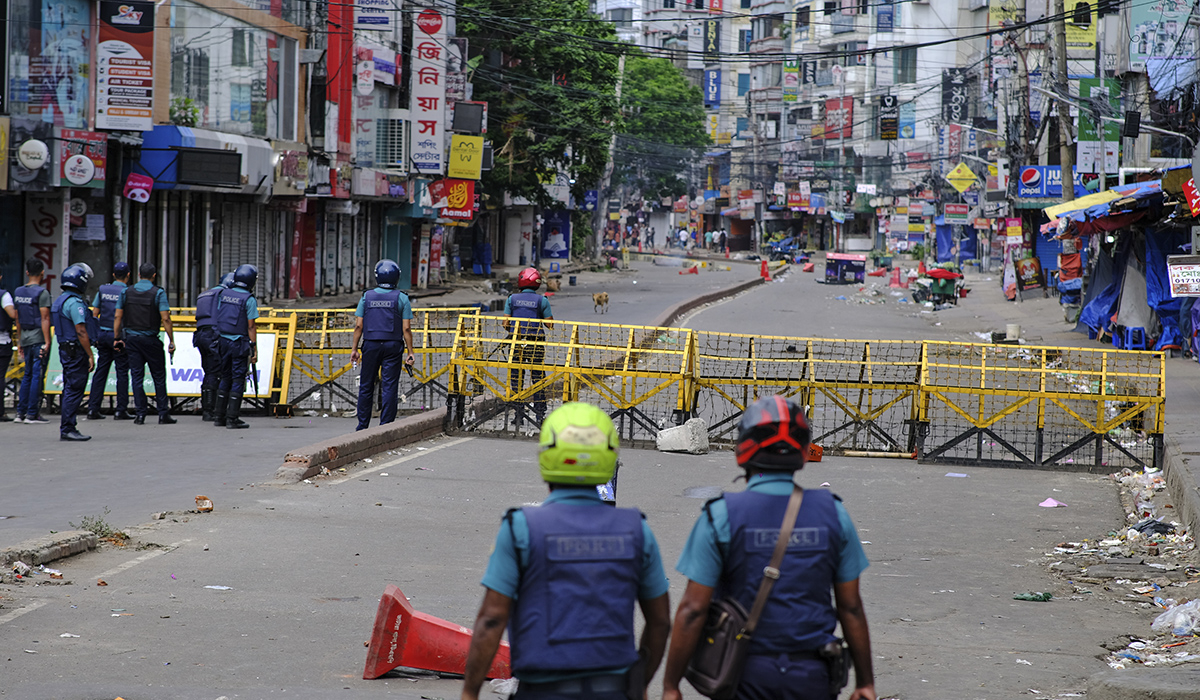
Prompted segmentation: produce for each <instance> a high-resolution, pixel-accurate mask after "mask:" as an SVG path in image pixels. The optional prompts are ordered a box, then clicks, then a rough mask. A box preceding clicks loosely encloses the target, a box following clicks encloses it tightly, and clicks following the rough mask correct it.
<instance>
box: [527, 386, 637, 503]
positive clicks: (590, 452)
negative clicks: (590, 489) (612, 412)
mask: <svg viewBox="0 0 1200 700" xmlns="http://www.w3.org/2000/svg"><path fill="white" fill-rule="evenodd" d="M538 443H539V444H540V445H541V446H542V449H541V453H540V454H539V455H538V465H539V466H540V467H541V468H542V478H543V479H545V480H546V481H547V482H549V483H552V484H574V485H577V486H595V485H597V484H603V483H606V482H607V481H608V480H609V479H612V477H613V471H614V470H615V469H616V467H617V449H618V448H619V447H620V438H618V436H617V431H616V428H614V427H613V424H612V419H610V418H609V417H608V414H606V413H605V412H604V411H601V410H600V409H599V408H596V407H595V406H593V405H591V404H586V403H578V402H575V403H567V404H563V405H562V406H560V407H558V408H556V409H555V410H554V411H552V412H551V413H550V415H549V416H547V417H546V420H545V421H544V422H543V423H542V435H541V437H540V438H539V439H538Z"/></svg>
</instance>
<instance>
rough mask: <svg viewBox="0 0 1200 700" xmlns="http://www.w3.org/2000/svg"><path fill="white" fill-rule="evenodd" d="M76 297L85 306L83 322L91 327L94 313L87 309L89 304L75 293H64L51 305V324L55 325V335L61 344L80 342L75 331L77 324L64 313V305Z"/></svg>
mask: <svg viewBox="0 0 1200 700" xmlns="http://www.w3.org/2000/svg"><path fill="white" fill-rule="evenodd" d="M71 297H75V298H76V299H78V300H79V303H81V304H83V322H84V324H85V326H86V325H90V322H91V320H92V312H91V310H89V309H88V308H87V303H86V302H84V301H83V297H81V296H79V295H78V294H76V293H75V292H63V293H62V294H60V295H59V296H58V298H57V299H55V300H54V303H53V304H51V305H50V323H52V324H54V335H55V337H57V338H58V342H60V343H74V342H78V341H79V334H78V333H77V332H76V331H75V324H74V323H73V322H72V321H71V319H70V318H68V317H67V316H66V314H64V313H63V312H62V309H63V305H64V304H66V303H67V300H68V299H70V298H71Z"/></svg>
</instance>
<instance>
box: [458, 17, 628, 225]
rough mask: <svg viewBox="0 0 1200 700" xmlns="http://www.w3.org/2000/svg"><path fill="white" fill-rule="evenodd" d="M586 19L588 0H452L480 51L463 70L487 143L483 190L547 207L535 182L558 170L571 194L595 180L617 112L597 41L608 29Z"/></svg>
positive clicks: (612, 65) (613, 60)
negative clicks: (480, 109) (484, 110)
mask: <svg viewBox="0 0 1200 700" xmlns="http://www.w3.org/2000/svg"><path fill="white" fill-rule="evenodd" d="M594 19H595V15H593V14H591V13H590V12H589V10H588V3H587V0H462V1H461V2H460V4H459V10H458V32H459V34H460V35H462V36H466V37H467V38H468V39H469V41H470V52H471V55H472V57H474V58H475V59H478V60H473V62H472V65H476V66H477V67H476V68H475V70H474V72H473V73H472V75H471V78H470V79H471V81H472V82H473V84H474V99H476V100H485V101H487V103H488V137H489V138H490V140H491V141H492V144H493V148H494V149H495V151H494V153H495V160H494V167H493V169H492V170H491V171H490V172H486V173H484V175H483V180H482V181H481V183H480V184H481V187H482V189H483V192H484V193H485V194H486V195H487V196H489V197H493V198H496V197H502V196H503V194H504V193H505V192H508V193H510V194H512V195H513V196H514V197H525V198H527V199H529V200H530V201H532V202H535V203H536V204H538V205H541V206H551V205H552V204H553V201H552V200H551V199H550V197H549V195H548V194H547V192H546V190H545V188H544V186H543V185H544V183H547V182H553V181H554V178H555V177H556V176H557V175H558V174H559V173H560V172H564V173H566V174H567V175H568V177H569V178H570V179H571V181H572V184H571V190H572V194H573V195H574V196H575V197H576V199H581V198H582V196H583V192H584V191H585V190H587V189H591V188H593V187H594V186H595V184H596V183H597V182H598V181H599V180H600V178H601V176H602V175H603V172H604V167H605V165H606V163H607V162H608V146H609V140H610V138H611V134H612V130H613V129H619V128H620V126H621V115H620V112H619V110H618V104H617V100H616V94H615V89H616V81H617V61H618V59H617V56H616V55H614V54H613V53H606V52H602V51H598V50H597V49H598V46H597V43H596V42H597V40H600V41H612V42H615V41H616V33H615V32H614V30H613V27H612V26H611V25H610V24H609V23H606V22H595V21H592V20H594ZM562 20H568V21H562ZM571 20H574V21H571ZM599 48H602V47H599Z"/></svg>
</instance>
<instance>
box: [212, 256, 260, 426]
mask: <svg viewBox="0 0 1200 700" xmlns="http://www.w3.org/2000/svg"><path fill="white" fill-rule="evenodd" d="M257 281H258V268H257V267H255V266H253V265H238V268H237V269H236V270H234V271H233V287H231V288H230V289H226V290H224V291H221V292H218V293H217V303H216V308H215V311H214V314H215V316H216V319H217V332H218V333H220V334H221V336H220V338H219V339H218V341H217V348H218V350H219V351H220V353H221V383H220V385H219V387H218V388H217V403H216V406H215V408H214V414H213V425H215V426H217V427H218V428H232V429H235V430H239V429H242V428H249V427H250V424H249V423H247V422H246V421H244V420H242V419H241V418H239V416H240V415H241V413H242V395H243V394H244V393H245V391H246V372H247V370H248V369H249V365H250V364H253V363H255V362H257V361H258V348H257V346H256V345H255V343H256V342H257V339H258V334H257V332H256V330H255V328H254V323H253V321H254V319H256V318H258V300H256V299H255V298H254V283H255V282H257Z"/></svg>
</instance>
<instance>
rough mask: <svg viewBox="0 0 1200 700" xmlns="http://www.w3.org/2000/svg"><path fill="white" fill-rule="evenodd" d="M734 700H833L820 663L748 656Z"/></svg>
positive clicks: (782, 656)
mask: <svg viewBox="0 0 1200 700" xmlns="http://www.w3.org/2000/svg"><path fill="white" fill-rule="evenodd" d="M735 700H833V696H832V695H830V693H829V666H828V665H827V664H826V663H825V662H824V661H823V660H821V659H796V660H793V659H792V658H789V656H788V655H787V654H771V655H765V654H764V655H759V654H751V655H750V656H747V657H746V666H745V670H744V671H743V672H742V681H741V683H740V684H738V689H737V695H736V696H735Z"/></svg>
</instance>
